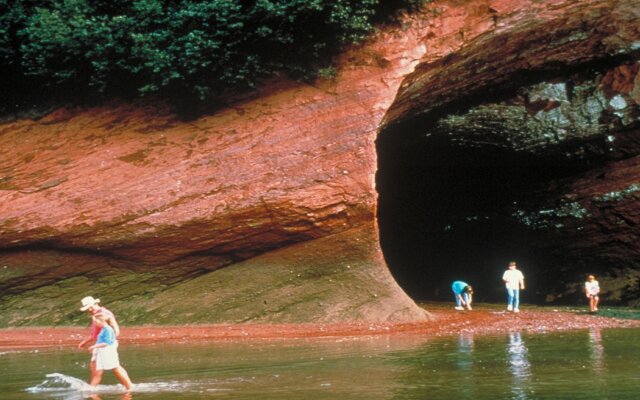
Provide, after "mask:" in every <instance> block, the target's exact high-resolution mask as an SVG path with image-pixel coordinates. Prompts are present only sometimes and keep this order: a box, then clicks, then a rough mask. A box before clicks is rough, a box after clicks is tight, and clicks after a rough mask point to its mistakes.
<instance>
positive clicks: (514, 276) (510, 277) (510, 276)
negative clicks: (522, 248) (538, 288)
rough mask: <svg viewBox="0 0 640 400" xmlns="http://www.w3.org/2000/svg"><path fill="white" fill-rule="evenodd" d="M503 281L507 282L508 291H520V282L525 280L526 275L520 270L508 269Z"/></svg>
mask: <svg viewBox="0 0 640 400" xmlns="http://www.w3.org/2000/svg"><path fill="white" fill-rule="evenodd" d="M502 280H503V281H505V283H506V285H507V289H520V281H523V280H524V275H523V274H522V272H520V270H519V269H508V270H506V271H504V274H503V275H502Z"/></svg>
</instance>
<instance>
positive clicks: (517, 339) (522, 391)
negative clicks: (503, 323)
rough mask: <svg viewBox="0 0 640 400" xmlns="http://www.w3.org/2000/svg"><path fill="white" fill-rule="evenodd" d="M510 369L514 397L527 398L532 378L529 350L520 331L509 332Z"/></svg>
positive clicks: (508, 352)
mask: <svg viewBox="0 0 640 400" xmlns="http://www.w3.org/2000/svg"><path fill="white" fill-rule="evenodd" d="M507 354H508V357H509V359H508V362H509V370H510V371H511V376H512V379H511V382H512V384H511V394H512V398H513V399H527V398H528V396H527V394H528V392H529V391H530V390H529V383H530V378H531V364H530V363H529V350H528V349H527V347H526V346H525V343H524V341H523V340H522V336H521V335H520V332H511V333H509V344H508V346H507Z"/></svg>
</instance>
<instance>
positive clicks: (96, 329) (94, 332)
mask: <svg viewBox="0 0 640 400" xmlns="http://www.w3.org/2000/svg"><path fill="white" fill-rule="evenodd" d="M80 302H81V303H82V307H80V311H86V312H87V313H89V315H90V316H91V317H92V318H91V336H89V337H88V338H86V339H84V340H83V341H82V342H80V343H79V344H78V348H79V349H81V348H83V347H84V346H85V345H86V344H87V343H89V342H91V341H94V342H95V340H96V339H97V338H98V335H99V334H100V330H101V329H102V328H101V327H100V326H98V325H97V324H96V323H95V319H94V318H93V316H94V315H97V314H100V315H102V316H103V317H104V319H105V322H106V323H107V324H109V326H111V327H112V328H113V331H114V332H115V334H116V338H117V337H118V335H120V326H119V325H118V321H116V316H115V315H113V313H112V312H111V311H109V310H108V309H107V308H105V307H102V306H100V299H94V298H93V297H92V296H87V297H84V298H83V299H82V300H80ZM116 346H117V344H116ZM96 353H97V352H96V351H92V352H91V361H90V362H89V367H90V369H91V377H90V379H89V384H90V385H94V382H100V380H101V379H102V370H100V371H97V370H96ZM113 373H114V375H115V376H116V378H118V380H120V382H121V383H122V384H123V385H124V386H125V387H126V388H127V389H130V388H131V386H132V383H131V379H130V378H129V374H128V373H127V371H126V370H125V369H124V368H123V367H122V366H119V367H118V368H116V369H114V370H113ZM94 386H95V385H94Z"/></svg>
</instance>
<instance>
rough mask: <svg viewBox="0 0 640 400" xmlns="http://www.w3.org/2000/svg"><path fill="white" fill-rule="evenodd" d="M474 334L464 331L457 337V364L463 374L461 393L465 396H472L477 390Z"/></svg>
mask: <svg viewBox="0 0 640 400" xmlns="http://www.w3.org/2000/svg"><path fill="white" fill-rule="evenodd" d="M473 344H474V342H473V334H471V333H462V334H461V335H460V336H458V338H457V357H456V365H457V367H458V369H459V370H460V372H461V374H462V376H461V385H460V390H461V393H460V394H461V395H462V397H463V398H471V396H473V394H474V391H475V386H474V376H473Z"/></svg>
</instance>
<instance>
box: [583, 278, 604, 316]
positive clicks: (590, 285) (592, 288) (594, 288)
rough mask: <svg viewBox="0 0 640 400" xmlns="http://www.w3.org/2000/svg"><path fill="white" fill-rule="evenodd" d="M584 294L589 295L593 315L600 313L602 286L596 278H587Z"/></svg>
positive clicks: (590, 309)
mask: <svg viewBox="0 0 640 400" xmlns="http://www.w3.org/2000/svg"><path fill="white" fill-rule="evenodd" d="M584 293H585V294H586V295H587V299H589V311H590V312H592V313H594V312H596V311H598V302H599V301H600V297H599V296H598V295H599V294H600V284H599V283H598V281H597V280H596V277H595V276H593V275H589V276H588V277H587V281H586V282H585V283H584Z"/></svg>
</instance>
